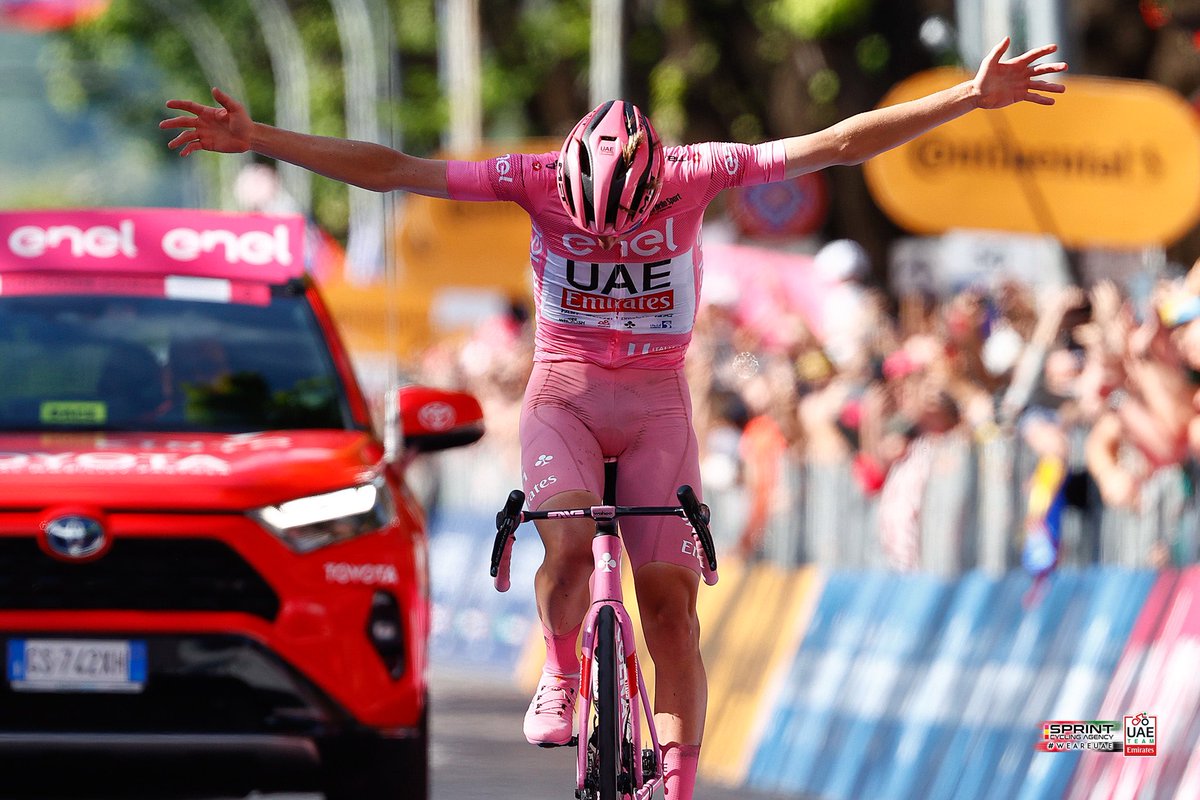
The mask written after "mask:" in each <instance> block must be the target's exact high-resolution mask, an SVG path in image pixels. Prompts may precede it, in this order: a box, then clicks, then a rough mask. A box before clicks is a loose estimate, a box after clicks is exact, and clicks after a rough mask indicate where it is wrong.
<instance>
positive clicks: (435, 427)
mask: <svg viewBox="0 0 1200 800" xmlns="http://www.w3.org/2000/svg"><path fill="white" fill-rule="evenodd" d="M396 399H397V402H396V407H397V410H398V411H399V423H400V434H401V441H402V442H403V447H404V449H405V450H407V451H409V452H410V453H431V452H434V451H436V450H446V449H448V448H451V447H462V446H463V445H467V444H471V443H472V442H476V441H478V440H479V438H480V437H481V436H483V430H484V428H483V409H482V408H481V407H480V405H479V401H478V400H476V399H475V397H474V395H472V394H470V393H468V392H458V391H451V390H448V389H435V388H432V387H429V386H418V385H412V386H404V387H402V388H400V389H397V390H396Z"/></svg>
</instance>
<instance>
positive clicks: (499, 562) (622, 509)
mask: <svg viewBox="0 0 1200 800" xmlns="http://www.w3.org/2000/svg"><path fill="white" fill-rule="evenodd" d="M675 494H676V497H678V498H679V505H678V506H603V505H600V506H590V507H588V508H563V509H555V510H553V511H523V510H522V508H521V507H522V506H523V505H524V504H525V493H524V492H522V491H521V490H519V489H513V490H512V491H511V492H509V493H508V499H507V500H506V501H505V502H504V508H502V509H500V511H499V512H497V513H496V541H495V542H494V543H493V545H492V558H491V568H490V573H491V576H492V578H493V582H494V584H495V586H496V590H497V591H500V592H507V591H508V589H509V587H510V586H511V582H510V580H509V567H510V565H511V563H512V546H513V543H514V542H515V541H516V538H517V537H516V530H517V526H518V525H520V524H521V523H523V522H529V521H530V520H538V519H573V518H580V517H590V518H591V519H594V520H609V519H616V518H618V517H649V516H657V517H663V516H680V517H683V518H684V519H686V520H687V521H688V524H689V525H691V528H692V539H693V541H695V543H696V550H697V556H698V558H699V559H700V574H701V575H702V576H703V578H704V582H705V583H706V584H708V585H709V586H712V585H713V584H715V583H716V582H717V551H716V547H715V545H714V544H713V538H712V531H710V530H709V527H708V521H709V519H710V517H711V514H710V512H709V508H708V506H707V505H705V504H704V503H701V502H700V500H699V498H698V497H696V493H695V491H693V490H692V487H691V486H688V485H686V484H685V485H683V486H680V487H679V489H678V490H677V491H676V493H675Z"/></svg>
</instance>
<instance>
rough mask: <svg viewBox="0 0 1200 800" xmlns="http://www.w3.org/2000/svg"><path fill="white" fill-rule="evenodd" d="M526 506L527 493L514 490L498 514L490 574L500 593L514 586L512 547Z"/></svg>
mask: <svg viewBox="0 0 1200 800" xmlns="http://www.w3.org/2000/svg"><path fill="white" fill-rule="evenodd" d="M524 505H525V493H524V492H522V491H521V490H519V489H513V490H512V491H511V492H509V493H508V500H506V501H505V503H504V508H502V509H501V510H500V511H499V512H497V513H496V541H495V542H494V543H493V544H492V559H491V569H490V573H491V576H492V579H493V583H494V584H495V586H496V591H498V592H507V591H508V589H509V587H510V586H511V585H512V584H511V582H510V580H509V566H510V565H511V563H512V546H513V543H514V542H515V541H516V540H517V536H516V530H517V526H518V525H520V524H521V507H522V506H524Z"/></svg>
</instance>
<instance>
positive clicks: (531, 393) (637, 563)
mask: <svg viewBox="0 0 1200 800" xmlns="http://www.w3.org/2000/svg"><path fill="white" fill-rule="evenodd" d="M608 457H614V458H616V459H617V504H618V505H623V506H634V505H653V506H666V505H676V504H677V503H678V499H677V498H676V496H675V490H676V489H677V488H678V487H679V486H680V485H682V484H685V483H686V484H689V485H690V486H691V487H692V488H693V489H695V490H696V494H697V495H699V494H700V458H699V449H698V446H697V444H696V434H695V431H694V430H693V428H692V402H691V395H690V394H689V392H688V385H687V381H686V380H685V378H684V376H683V371H682V370H670V369H634V368H630V367H621V368H617V369H609V368H606V367H600V366H597V365H595V364H590V363H585V362H578V361H554V362H547V361H539V362H536V363H535V364H534V366H533V374H532V375H531V376H530V379H529V385H528V386H527V387H526V389H525V403H524V407H523V408H522V410H521V478H522V483H523V485H524V489H525V497H526V503H527V504H528V507H529V508H531V509H537V508H539V507H540V506H541V504H542V503H544V502H546V500H548V499H549V498H551V497H553V496H554V495H556V494H559V493H560V492H566V491H572V490H586V491H589V492H592V493H593V494H595V495H596V496H597V497H601V496H602V495H603V491H604V459H605V458H608ZM620 526H621V535H622V538H623V539H624V541H625V549H626V551H627V552H628V554H629V563H630V566H631V567H632V568H633V570H634V571H635V572H636V571H637V569H638V568H639V567H641V565H643V564H647V563H650V562H652V561H658V562H665V563H668V564H679V565H681V566H684V567H687V568H688V569H691V570H693V571H695V572H697V573H699V572H700V561H699V558H698V556H697V554H696V546H695V544H694V542H693V540H692V529H691V527H690V526H689V525H688V523H687V521H686V520H684V519H683V518H681V517H627V518H625V519H622V520H621V522H620Z"/></svg>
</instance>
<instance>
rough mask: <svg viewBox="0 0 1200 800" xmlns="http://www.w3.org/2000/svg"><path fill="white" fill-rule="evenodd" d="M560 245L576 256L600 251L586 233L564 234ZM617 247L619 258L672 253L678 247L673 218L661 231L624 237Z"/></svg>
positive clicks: (654, 230) (656, 230)
mask: <svg viewBox="0 0 1200 800" xmlns="http://www.w3.org/2000/svg"><path fill="white" fill-rule="evenodd" d="M562 245H563V248H565V249H566V251H567V252H568V253H570V254H572V255H576V256H587V255H591V254H592V253H595V252H596V251H597V250H599V249H600V242H599V240H597V239H596V238H595V237H594V236H588V235H587V234H586V233H564V234H563V236H562ZM617 246H618V247H619V248H620V254H621V258H629V257H630V256H641V257H649V256H656V255H659V254H661V253H674V252H675V251H676V250H678V249H679V245H677V244H676V243H675V218H674V217H671V218H669V219H668V220H667V222H666V224H665V225H663V227H662V230H659V229H657V228H651V229H650V230H646V231H642V232H641V233H637V234H634V235H632V236H628V237H625V238H623V239H621V240H620V241H619V242H617Z"/></svg>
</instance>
